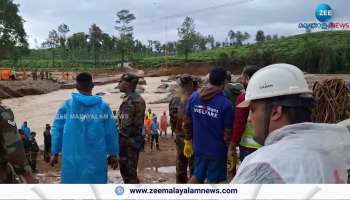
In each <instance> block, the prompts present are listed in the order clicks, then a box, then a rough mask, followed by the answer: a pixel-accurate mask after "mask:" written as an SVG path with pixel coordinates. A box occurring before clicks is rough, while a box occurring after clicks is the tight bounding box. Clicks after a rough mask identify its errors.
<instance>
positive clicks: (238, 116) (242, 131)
mask: <svg viewBox="0 0 350 200" xmlns="http://www.w3.org/2000/svg"><path fill="white" fill-rule="evenodd" d="M258 70H259V68H258V67H257V66H255V65H248V66H245V67H244V68H243V72H242V76H241V77H242V84H243V86H244V89H246V88H247V86H248V82H249V80H250V78H251V77H252V76H253V74H254V73H255V72H256V71H258ZM244 89H243V88H242V91H241V92H240V94H239V95H238V97H237V99H236V102H234V105H235V115H234V121H233V129H232V139H231V144H230V146H229V149H228V151H229V152H228V156H229V160H228V161H229V165H230V166H232V167H233V166H234V165H235V164H234V163H235V160H237V158H236V157H237V156H236V154H237V153H236V148H237V147H238V146H239V159H240V161H243V159H244V158H245V157H246V156H248V155H249V154H251V153H253V152H254V151H255V150H256V149H258V148H260V147H261V145H260V144H258V143H257V142H256V141H255V140H254V139H253V137H254V131H253V129H252V126H251V123H250V122H249V120H248V116H249V107H248V108H237V105H239V104H240V103H242V102H243V101H244V96H245V91H244ZM230 158H231V160H230ZM233 159H235V160H233ZM233 168H234V169H235V166H234V167H233ZM232 178H233V176H232ZM230 180H231V179H230Z"/></svg>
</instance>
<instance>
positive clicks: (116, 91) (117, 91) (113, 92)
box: [110, 90, 120, 94]
mask: <svg viewBox="0 0 350 200" xmlns="http://www.w3.org/2000/svg"><path fill="white" fill-rule="evenodd" d="M110 93H112V94H117V93H120V91H119V90H112V91H110Z"/></svg>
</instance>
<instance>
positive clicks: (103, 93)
mask: <svg viewBox="0 0 350 200" xmlns="http://www.w3.org/2000/svg"><path fill="white" fill-rule="evenodd" d="M96 95H97V96H104V95H106V93H105V92H97V93H96Z"/></svg>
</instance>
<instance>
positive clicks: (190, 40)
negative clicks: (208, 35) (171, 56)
mask: <svg viewBox="0 0 350 200" xmlns="http://www.w3.org/2000/svg"><path fill="white" fill-rule="evenodd" d="M178 36H179V38H180V40H179V42H178V50H179V52H180V53H183V54H184V55H185V61H186V62H187V60H188V55H189V54H190V53H191V52H192V51H193V50H194V47H195V44H196V40H197V33H196V30H195V24H194V21H193V19H192V18H190V17H186V18H185V20H184V22H183V23H182V25H181V27H180V28H179V29H178Z"/></svg>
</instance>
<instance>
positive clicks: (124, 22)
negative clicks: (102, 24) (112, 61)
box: [115, 10, 136, 67]
mask: <svg viewBox="0 0 350 200" xmlns="http://www.w3.org/2000/svg"><path fill="white" fill-rule="evenodd" d="M135 19H136V17H135V15H134V14H132V13H130V11H129V10H121V11H118V12H117V20H116V21H115V22H116V24H117V25H116V26H115V29H116V30H117V31H119V36H120V40H119V42H118V50H119V51H120V53H121V67H123V66H124V61H125V60H126V57H127V56H130V53H131V47H132V46H133V37H132V34H133V30H134V27H133V26H131V25H130V24H131V22H132V21H133V20H135Z"/></svg>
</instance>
